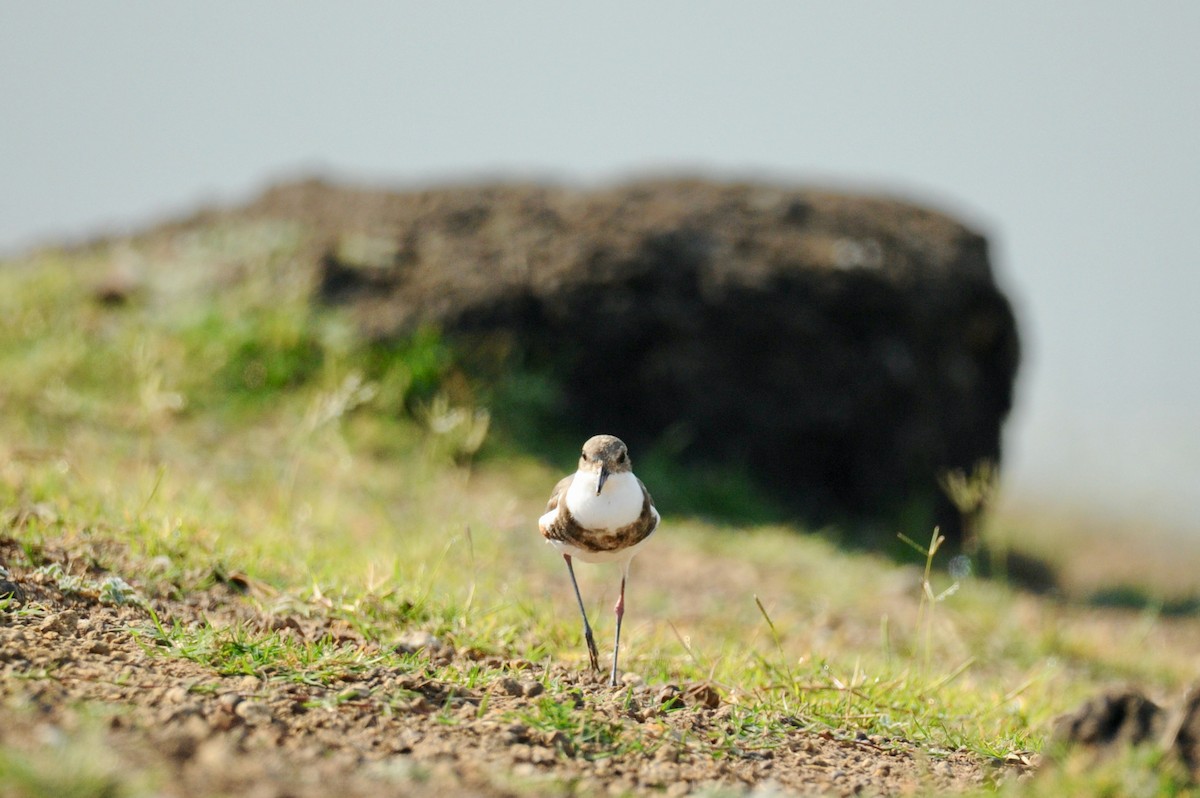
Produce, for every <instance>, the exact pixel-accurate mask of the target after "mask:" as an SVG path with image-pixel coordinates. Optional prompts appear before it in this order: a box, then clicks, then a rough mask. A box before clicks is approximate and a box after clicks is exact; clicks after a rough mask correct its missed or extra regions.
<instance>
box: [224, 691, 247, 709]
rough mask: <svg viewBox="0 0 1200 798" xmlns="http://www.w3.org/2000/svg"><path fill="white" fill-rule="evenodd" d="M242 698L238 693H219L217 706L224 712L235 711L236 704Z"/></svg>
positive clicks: (240, 701) (239, 702)
mask: <svg viewBox="0 0 1200 798" xmlns="http://www.w3.org/2000/svg"><path fill="white" fill-rule="evenodd" d="M243 700H244V699H243V698H242V696H241V695H240V694H238V693H233V692H229V693H221V695H219V696H217V708H218V709H221V710H223V711H225V712H236V711H237V707H238V705H239V704H241V703H242V701H243Z"/></svg>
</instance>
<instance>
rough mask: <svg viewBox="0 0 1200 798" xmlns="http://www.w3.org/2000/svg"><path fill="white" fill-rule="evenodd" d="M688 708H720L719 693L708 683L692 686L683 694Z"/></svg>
mask: <svg viewBox="0 0 1200 798" xmlns="http://www.w3.org/2000/svg"><path fill="white" fill-rule="evenodd" d="M683 695H684V701H685V702H686V703H687V704H688V706H698V707H704V708H705V709H717V708H719V707H720V706H721V692H720V691H719V690H718V689H717V688H716V687H715V686H713V685H712V684H710V683H709V682H700V683H699V684H693V685H691V686H690V687H688V688H687V690H685V691H684V692H683Z"/></svg>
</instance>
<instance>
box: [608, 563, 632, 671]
mask: <svg viewBox="0 0 1200 798" xmlns="http://www.w3.org/2000/svg"><path fill="white" fill-rule="evenodd" d="M628 575H629V574H628V570H626V572H624V573H622V574H621V595H620V596H618V597H617V606H615V607H613V612H615V613H616V614H617V639H616V641H615V642H614V643H613V662H612V675H611V676H609V679H608V685H609V687H616V686H617V655H618V654H620V653H621V619H622V618H624V617H625V578H626V577H627V576H628Z"/></svg>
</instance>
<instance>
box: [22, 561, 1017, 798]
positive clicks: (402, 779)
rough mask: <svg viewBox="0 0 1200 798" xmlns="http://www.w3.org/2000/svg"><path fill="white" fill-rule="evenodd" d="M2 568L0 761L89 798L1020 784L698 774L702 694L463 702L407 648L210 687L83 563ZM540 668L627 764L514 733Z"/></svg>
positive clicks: (666, 691) (862, 742) (719, 705)
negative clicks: (630, 735) (301, 679)
mask: <svg viewBox="0 0 1200 798" xmlns="http://www.w3.org/2000/svg"><path fill="white" fill-rule="evenodd" d="M21 549H22V545H21V544H20V543H19V542H17V541H15V540H12V539H4V538H0V565H5V566H7V568H6V571H0V594H6V593H12V594H15V596H16V599H17V600H13V601H10V602H9V604H8V606H7V608H5V609H4V610H2V611H0V674H2V675H0V753H2V752H4V751H5V750H6V749H7V755H8V757H9V758H10V759H11V758H12V757H13V756H14V755H16V756H18V757H20V756H27V757H28V763H29V765H30V767H31V768H34V769H37V768H39V767H41V768H48V769H53V770H62V769H63V768H67V767H68V766H67V765H66V764H64V762H65V761H67V760H66V759H64V757H63V756H60V755H59V753H58V752H59V751H65V750H67V749H72V750H76V751H78V750H82V751H83V752H84V753H85V754H87V752H89V751H90V752H91V755H90V756H89V757H88V758H89V762H88V763H87V765H86V768H85V769H87V770H88V772H89V773H90V774H91V776H92V778H94V779H96V780H97V783H98V784H99V785H100V787H101V788H106V790H105V791H103V792H97V793H96V794H114V795H119V794H122V793H123V790H124V789H129V788H130V787H131V785H132V787H133V789H132V791H135V792H136V791H137V790H138V789H139V787H138V785H141V788H144V789H146V790H147V792H148V794H157V795H164V796H209V795H223V794H237V795H248V796H263V797H264V798H266V797H270V798H284V797H285V796H288V797H290V798H304V796H329V795H339V796H368V795H370V796H378V795H391V794H394V795H439V796H446V795H517V794H520V795H528V794H564V793H575V794H601V793H604V794H622V793H644V792H656V793H663V794H666V795H685V794H691V793H721V794H745V793H752V794H754V795H771V794H820V795H829V794H832V795H855V794H908V793H913V792H917V791H920V792H926V791H928V790H929V789H930V788H936V789H940V790H947V791H959V790H962V789H967V788H970V787H972V786H978V785H981V784H983V783H985V782H989V781H993V780H995V779H998V778H1010V777H1016V776H1017V775H1018V774H1019V772H1020V771H1022V770H1023V766H1022V763H1009V765H1008V766H1004V765H1003V763H988V762H984V761H980V759H978V758H977V757H974V756H972V755H969V754H967V753H963V752H947V753H946V754H945V755H944V756H941V755H939V756H938V757H936V758H934V757H931V756H929V755H928V754H927V753H924V752H922V751H920V750H918V749H917V748H916V747H915V746H913V745H910V744H908V743H906V742H905V741H903V740H896V739H883V738H866V737H859V738H857V739H855V738H849V739H843V738H839V737H838V736H837V735H835V734H830V733H824V734H816V733H813V732H811V731H806V730H803V729H801V728H796V729H795V730H794V731H790V732H788V733H787V734H786V735H784V736H783V737H782V738H781V739H778V740H776V741H774V743H775V745H774V747H771V748H764V749H759V750H747V751H735V753H734V754H733V755H731V756H726V757H724V758H721V759H713V758H712V757H711V756H710V755H708V754H705V753H702V752H701V751H700V750H699V749H698V748H697V747H696V746H695V745H694V744H693V743H690V742H689V739H691V738H696V737H702V736H703V735H704V734H706V733H709V732H711V731H714V730H719V729H720V728H721V726H722V725H723V724H726V723H728V722H729V721H730V717H731V714H732V712H733V708H732V707H731V706H730V705H729V704H727V703H725V702H724V701H723V700H722V696H721V695H720V693H719V692H718V691H716V690H714V689H713V688H712V687H710V686H708V685H703V684H690V685H689V684H681V685H664V684H644V683H640V682H639V681H638V680H637V679H636V678H634V679H633V680H632V681H630V682H629V683H628V684H627V685H626V686H625V687H623V688H616V689H614V688H609V687H607V686H603V685H602V683H601V682H600V681H599V680H597V679H595V678H594V677H593V676H591V675H590V674H587V673H575V672H571V671H568V670H567V669H565V668H563V667H561V666H557V665H550V666H547V665H545V664H537V663H532V662H527V661H510V660H500V659H497V658H490V659H487V660H486V661H484V662H483V663H482V664H486V665H488V666H491V667H492V668H498V669H501V670H502V671H504V672H505V673H507V674H508V675H507V676H504V677H501V678H496V679H492V680H491V681H490V682H486V683H483V684H482V685H481V686H480V687H478V688H476V689H464V688H462V687H460V686H457V685H451V684H447V683H445V682H443V681H439V680H438V679H436V678H432V676H431V673H433V672H436V670H437V669H436V668H435V667H434V666H435V665H444V664H445V662H446V661H447V660H453V659H455V658H458V659H461V660H463V661H464V663H466V664H469V663H470V662H471V661H473V660H474V659H476V658H473V656H472V653H471V652H455V651H451V650H449V649H448V648H447V647H445V646H443V645H440V644H437V643H436V642H435V641H433V640H429V639H425V640H422V639H421V638H420V636H419V635H417V636H413V638H412V639H411V640H410V641H409V644H410V645H412V646H414V647H419V648H422V651H424V655H423V657H421V658H419V659H418V662H423V663H426V666H427V667H425V666H418V667H416V668H414V669H413V670H410V671H408V672H396V671H394V670H390V669H386V668H373V669H367V670H365V671H363V672H361V673H357V674H355V675H353V676H351V677H348V678H345V679H342V680H340V681H334V682H333V683H331V684H328V685H323V684H320V683H318V682H316V681H315V680H314V681H313V682H312V683H298V682H294V681H291V682H279V681H261V680H260V679H258V678H257V677H254V676H242V675H235V676H222V675H220V674H219V673H217V672H216V671H214V669H213V668H211V667H209V666H206V665H203V664H199V663H197V662H194V661H191V660H188V659H184V658H180V657H175V656H169V655H166V654H165V653H162V652H163V650H162V649H161V648H160V647H158V646H156V644H155V642H154V637H153V633H152V630H153V626H152V623H151V619H150V614H149V612H148V610H147V609H146V608H145V607H143V606H138V605H136V604H131V603H126V604H114V603H112V601H111V596H110V597H108V600H102V599H104V598H105V597H104V596H102V595H100V594H97V593H96V592H95V591H94V590H88V589H73V588H70V585H71V582H70V577H72V576H78V577H81V579H82V581H83V582H84V583H86V584H92V585H94V584H97V577H98V576H99V577H104V576H105V574H103V573H98V571H97V566H96V564H95V563H96V557H95V553H94V551H93V552H89V551H87V550H86V549H84V550H75V551H68V550H64V549H60V548H53V547H48V548H45V549H39V550H38V551H37V555H38V557H39V558H40V560H41V562H42V563H43V565H42V567H41V568H40V569H37V570H35V569H31V568H29V567H22V566H21V565H19V563H21V562H24V561H26V557H25V555H24V553H23V552H22V550H21ZM105 560H106V561H108V562H112V560H111V559H110V558H107V557H106V558H105ZM47 563H50V564H53V563H57V564H59V565H60V566H61V571H57V570H56V569H50V570H48V569H47V568H46V564H47ZM5 573H7V575H5ZM120 576H123V577H127V576H128V575H125V574H121V575H120ZM64 577H66V579H64ZM129 581H130V582H131V583H134V586H135V587H137V588H138V590H139V591H144V593H143V594H144V595H153V594H154V590H153V589H152V586H146V585H138V584H136V582H135V580H132V579H130V580H129ZM63 584H67V585H68V589H66V590H64V588H63V586H62V585H63ZM148 588H150V589H148ZM150 605H151V606H152V607H153V608H154V610H155V612H156V613H157V614H158V616H159V618H160V619H161V620H162V622H163V623H164V625H167V626H168V627H169V625H170V624H172V623H174V622H179V623H182V624H188V623H190V622H193V621H198V620H201V619H202V618H207V619H208V620H209V621H210V622H211V623H213V624H214V625H221V624H228V623H232V622H234V621H240V622H242V623H244V624H247V625H248V626H249V627H250V628H261V629H283V630H288V631H287V633H288V634H293V635H297V636H301V637H305V638H308V639H318V638H320V637H322V636H325V635H329V636H332V637H333V638H334V639H336V640H338V641H340V642H342V643H343V644H344V645H346V646H350V647H353V648H354V649H355V650H357V651H361V653H362V654H363V655H364V657H369V656H370V655H371V654H372V653H378V652H379V647H378V644H376V643H373V642H370V641H364V640H363V639H361V638H360V637H359V636H357V635H356V634H355V633H354V632H353V631H352V630H351V629H350V628H348V627H347V626H346V625H345V624H344V623H343V622H341V621H330V620H328V619H314V618H301V617H290V616H278V615H277V616H268V615H265V614H262V613H260V612H259V611H257V610H256V609H255V608H254V603H253V602H251V601H249V600H247V599H246V598H245V597H244V596H242V595H239V594H238V592H237V591H236V590H234V589H232V588H231V587H230V586H228V585H222V584H217V585H215V586H214V587H213V588H211V589H209V590H207V591H204V592H201V593H198V594H193V595H191V596H189V597H187V598H185V599H184V600H167V599H152V600H151V601H150ZM0 606H2V605H0ZM546 667H550V668H552V669H553V675H554V677H555V678H556V679H560V680H562V681H564V682H567V683H572V684H574V685H575V689H574V691H573V693H572V694H571V695H570V700H569V702H568V705H567V711H568V712H572V711H574V712H585V713H591V717H592V718H593V719H594V720H595V721H596V722H597V724H599V725H601V726H603V725H604V724H612V725H614V726H616V727H625V728H629V727H636V728H637V729H638V731H639V733H640V739H642V740H643V741H645V743H646V745H645V746H644V748H643V750H641V751H637V752H627V751H624V752H623V751H617V752H615V753H614V752H612V751H610V750H607V749H606V747H605V744H604V741H603V740H602V739H598V740H595V741H592V742H585V743H578V742H573V741H572V740H571V739H569V738H568V737H567V735H565V734H564V733H563V732H561V731H557V732H556V731H545V730H542V729H539V728H538V727H537V726H536V725H531V724H530V723H527V722H525V720H523V719H522V715H523V714H526V715H528V714H529V710H530V708H531V707H533V706H535V705H536V704H537V702H539V701H546V700H547V697H546V696H545V695H544V694H543V689H544V688H543V686H542V683H541V679H540V678H539V677H541V676H544V675H545V674H544V669H545V668H546ZM571 703H573V705H574V706H573V707H571V706H570V704H571ZM68 743H69V744H70V745H67V744H68ZM63 772H64V774H65V771H63ZM121 785H124V786H121ZM18 794H20V793H18Z"/></svg>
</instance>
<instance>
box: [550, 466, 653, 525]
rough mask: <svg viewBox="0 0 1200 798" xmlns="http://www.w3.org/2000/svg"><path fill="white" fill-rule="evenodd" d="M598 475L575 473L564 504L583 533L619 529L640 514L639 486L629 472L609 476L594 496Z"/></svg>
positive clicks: (640, 493)
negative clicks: (593, 530)
mask: <svg viewBox="0 0 1200 798" xmlns="http://www.w3.org/2000/svg"><path fill="white" fill-rule="evenodd" d="M598 479H599V474H597V473H595V472H589V471H576V472H575V478H574V479H573V480H571V486H570V487H569V488H567V495H566V497H565V501H566V502H567V509H568V510H569V511H570V512H571V515H572V516H573V517H574V518H575V520H576V521H577V522H578V523H579V525H580V526H581V527H583V528H584V529H620V528H621V527H623V526H629V525H630V524H632V523H633V522H634V521H636V520H638V518H639V517H640V516H641V514H642V486H641V483H639V482H638V480H637V477H635V476H634V475H633V473H632V472H630V471H625V472H624V473H621V474H613V475H612V476H610V477H609V478H608V480H607V481H606V482H605V483H604V490H603V491H602V492H601V493H600V495H599V496H597V495H596V482H597V480H598Z"/></svg>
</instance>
